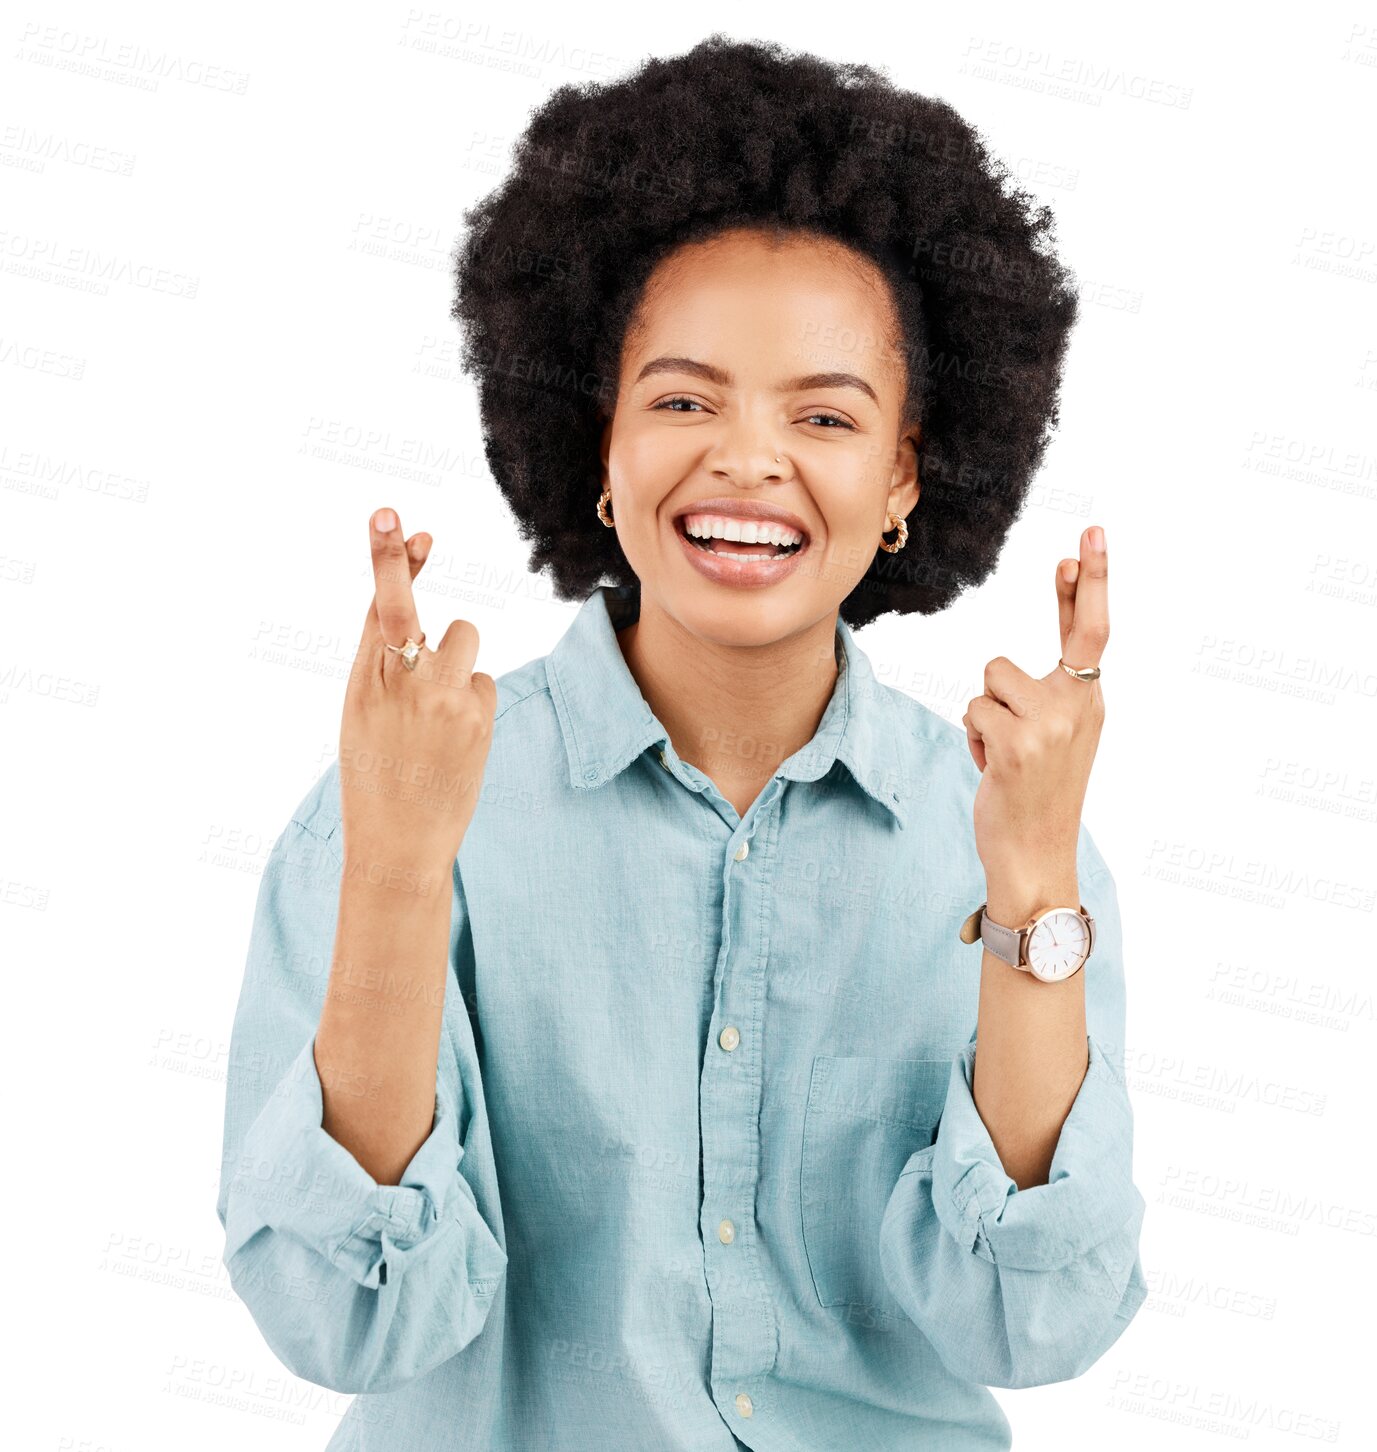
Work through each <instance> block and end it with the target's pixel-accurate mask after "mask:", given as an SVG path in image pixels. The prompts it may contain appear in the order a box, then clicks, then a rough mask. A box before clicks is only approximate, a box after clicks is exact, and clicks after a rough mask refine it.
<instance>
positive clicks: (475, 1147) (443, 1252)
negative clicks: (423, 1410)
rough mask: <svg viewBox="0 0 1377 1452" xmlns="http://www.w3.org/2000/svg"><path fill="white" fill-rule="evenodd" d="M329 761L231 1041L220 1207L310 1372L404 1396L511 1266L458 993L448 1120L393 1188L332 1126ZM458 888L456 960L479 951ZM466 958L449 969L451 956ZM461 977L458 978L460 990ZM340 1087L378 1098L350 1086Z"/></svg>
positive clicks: (233, 1259)
mask: <svg viewBox="0 0 1377 1452" xmlns="http://www.w3.org/2000/svg"><path fill="white" fill-rule="evenodd" d="M337 790H338V786H337V776H336V774H335V768H334V767H332V768H331V769H330V771H328V772H327V773H326V775H325V777H324V778H322V780H321V781H320V782H318V783H317V785H316V787H315V788H314V789H313V791H312V792H311V793H310V794H309V795H308V797H307V799H306V801H305V802H303V803H302V806H301V807H300V808H299V809H298V811H297V813H296V814H295V816H294V817H293V820H292V821H291V823H290V824H289V825H288V827H287V828H286V830H285V831H284V832H283V833H282V835H281V836H280V837H279V838H278V840H277V842H276V843H275V845H274V847H273V850H272V853H271V854H270V857H269V860H268V862H267V864H266V866H265V869H264V874H263V880H262V884H261V886H260V888H259V894H258V901H257V906H256V909H255V914H254V922H253V928H252V933H251V938H250V947H249V955H248V964H247V968H246V972H245V977H244V983H243V987H242V990H241V993H240V998H239V1005H238V1009H237V1012H236V1015H235V1021H234V1028H233V1032H232V1035H231V1041H230V1067H229V1078H228V1086H227V1092H226V1103H225V1135H224V1161H223V1169H222V1174H221V1184H220V1193H219V1198H218V1201H217V1207H216V1208H217V1213H218V1215H219V1218H220V1222H221V1225H222V1227H223V1228H224V1231H225V1251H224V1263H225V1265H226V1267H227V1269H228V1272H229V1276H230V1282H231V1284H232V1285H233V1287H234V1290H235V1292H236V1293H237V1294H238V1295H239V1297H240V1299H241V1300H243V1301H244V1303H245V1304H246V1305H247V1306H248V1308H249V1311H250V1313H251V1314H252V1316H253V1318H254V1320H255V1322H256V1323H257V1324H258V1327H259V1329H260V1331H261V1332H262V1334H263V1336H264V1339H265V1340H266V1341H267V1342H268V1344H269V1346H271V1348H272V1349H273V1351H274V1352H275V1353H276V1354H277V1356H278V1357H279V1358H280V1359H281V1360H282V1362H283V1363H284V1364H285V1365H286V1366H287V1367H288V1368H289V1369H290V1370H291V1371H292V1372H294V1373H295V1374H296V1375H298V1376H301V1377H303V1378H305V1379H306V1380H308V1381H312V1382H315V1383H317V1384H319V1385H322V1386H326V1387H330V1388H332V1389H333V1390H337V1391H342V1392H376V1391H391V1390H394V1389H396V1388H397V1387H399V1386H402V1385H404V1384H405V1383H407V1382H409V1381H411V1380H413V1379H414V1378H416V1377H418V1376H421V1375H423V1374H425V1373H426V1372H428V1371H430V1370H432V1369H434V1368H435V1367H436V1366H438V1365H439V1364H440V1363H441V1362H443V1361H445V1360H447V1359H448V1358H449V1357H451V1356H454V1355H456V1354H457V1353H458V1352H460V1351H462V1350H463V1349H464V1347H465V1346H467V1345H468V1344H469V1342H470V1341H472V1340H473V1339H474V1337H476V1336H477V1335H478V1333H479V1332H480V1331H481V1330H482V1329H483V1326H484V1324H485V1322H486V1320H487V1317H488V1312H489V1309H490V1307H491V1305H492V1304H493V1300H494V1298H495V1296H496V1293H497V1290H498V1288H499V1286H500V1284H501V1281H502V1278H503V1275H504V1272H505V1269H506V1264H507V1256H506V1251H505V1248H504V1242H503V1237H502V1225H501V1217H500V1210H499V1208H498V1205H499V1202H498V1198H497V1187H496V1177H495V1168H494V1165H493V1158H492V1152H491V1142H490V1139H489V1136H488V1124H487V1116H486V1112H485V1109H484V1105H483V1098H482V1085H481V1080H480V1078H479V1070H478V1062H477V1056H476V1053H475V1052H474V1044H473V1037H472V1028H471V1025H470V1023H469V1019H468V1015H467V1012H466V1011H465V1009H464V1008H463V1006H462V1002H460V1003H457V1004H456V1002H455V1000H456V999H459V998H460V994H459V991H458V988H457V985H456V984H455V983H453V982H452V981H451V982H450V983H449V984H448V985H447V992H446V1002H445V1013H444V1029H443V1033H442V1037H441V1043H440V1056H439V1068H438V1072H437V1076H436V1093H435V1117H434V1121H433V1124H432V1127H431V1130H430V1133H429V1135H428V1136H427V1137H426V1139H425V1140H424V1141H423V1142H422V1144H421V1145H420V1146H419V1148H418V1149H417V1150H416V1153H415V1154H414V1155H413V1156H412V1159H411V1161H410V1163H409V1164H408V1165H407V1167H406V1169H405V1170H404V1172H403V1173H402V1176H401V1181H400V1183H399V1184H397V1185H380V1184H378V1183H377V1181H376V1180H374V1179H373V1177H372V1176H371V1175H370V1174H369V1173H368V1172H367V1171H366V1170H365V1169H364V1168H363V1167H362V1166H361V1165H360V1164H359V1162H358V1161H357V1160H356V1159H355V1158H354V1156H353V1155H352V1154H351V1153H350V1152H349V1151H348V1150H347V1149H346V1148H345V1147H344V1146H343V1145H342V1144H340V1143H339V1142H338V1141H337V1140H335V1139H333V1138H332V1137H331V1136H330V1135H329V1134H327V1133H326V1132H325V1130H324V1128H323V1127H322V1122H323V1117H324V1116H323V1091H322V1086H321V1080H320V1076H319V1073H318V1071H317V1067H316V1062H315V1032H316V1027H317V1025H318V1023H319V1020H320V1012H321V1008H322V1006H323V1003H324V995H325V990H326V987H327V985H328V981H329V974H330V966H331V961H332V957H333V945H334V932H335V923H336V914H337V910H338V900H339V883H340V876H341V873H342V865H341V861H340V857H339V853H338V849H337V847H336V846H335V841H336V840H337V837H338V832H337V819H336V820H335V821H333V822H332V820H331V817H330V813H329V811H328V803H329V801H330V800H331V798H330V795H329V794H330V792H332V791H334V792H337ZM466 929H467V924H466V922H465V920H464V915H463V904H462V894H461V893H456V906H455V913H454V921H453V922H452V925H451V938H450V942H451V950H452V954H453V953H455V952H462V951H464V950H465V948H466V946H468V945H469V944H470V940H469V938H468V934H467V931H466ZM452 961H453V960H452ZM452 978H453V974H451V979H452ZM336 1090H337V1092H342V1093H350V1092H359V1093H367V1092H369V1091H368V1086H367V1085H365V1084H362V1083H360V1084H359V1085H358V1086H351V1085H349V1084H341V1085H338V1086H336Z"/></svg>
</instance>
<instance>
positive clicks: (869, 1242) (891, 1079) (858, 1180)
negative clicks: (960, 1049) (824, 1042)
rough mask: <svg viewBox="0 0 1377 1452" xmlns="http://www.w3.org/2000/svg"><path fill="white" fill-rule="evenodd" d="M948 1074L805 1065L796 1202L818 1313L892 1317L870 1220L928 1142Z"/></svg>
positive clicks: (887, 1064) (910, 1066) (869, 1062)
mask: <svg viewBox="0 0 1377 1452" xmlns="http://www.w3.org/2000/svg"><path fill="white" fill-rule="evenodd" d="M950 1074H951V1061H950V1060H949V1059H874V1058H862V1057H855V1056H852V1057H838V1056H835V1055H830V1054H820V1055H818V1056H817V1057H816V1058H815V1059H814V1060H813V1068H812V1073H811V1075H810V1076H809V1084H808V1103H807V1105H806V1106H805V1109H804V1120H803V1162H802V1173H801V1182H800V1191H801V1195H800V1200H801V1204H802V1218H803V1245H804V1252H805V1254H806V1255H807V1257H808V1267H809V1270H810V1271H811V1272H812V1276H813V1285H814V1286H815V1288H816V1290H817V1295H818V1300H819V1301H820V1302H821V1304H822V1305H824V1306H838V1305H843V1304H846V1305H856V1306H865V1307H868V1308H870V1309H872V1310H877V1311H880V1310H890V1311H894V1310H897V1304H898V1303H897V1302H896V1301H895V1300H894V1298H893V1297H892V1296H891V1295H890V1293H889V1291H888V1289H887V1287H886V1285H885V1280H884V1276H883V1273H882V1272H881V1269H880V1221H881V1220H882V1218H883V1216H884V1210H885V1205H886V1204H887V1202H888V1199H889V1195H890V1192H891V1191H892V1190H893V1189H894V1186H895V1184H896V1183H897V1181H898V1179H899V1172H900V1171H901V1170H902V1169H903V1168H904V1165H905V1164H906V1163H907V1161H908V1158H909V1156H910V1155H912V1154H913V1153H914V1151H916V1150H920V1149H925V1148H926V1147H927V1146H928V1145H930V1144H932V1143H933V1142H934V1140H935V1139H936V1138H937V1125H938V1121H939V1120H940V1119H941V1117H942V1106H943V1105H944V1104H945V1102H946V1096H947V1083H948V1080H949V1077H950Z"/></svg>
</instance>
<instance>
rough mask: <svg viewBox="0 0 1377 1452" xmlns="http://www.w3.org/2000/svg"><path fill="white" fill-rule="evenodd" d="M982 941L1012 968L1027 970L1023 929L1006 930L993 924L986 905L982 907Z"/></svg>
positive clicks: (997, 924) (999, 925)
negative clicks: (986, 910)
mask: <svg viewBox="0 0 1377 1452" xmlns="http://www.w3.org/2000/svg"><path fill="white" fill-rule="evenodd" d="M980 941H981V942H982V943H984V945H985V946H986V947H987V948H988V949H989V950H990V952H991V953H993V954H994V955H995V957H996V958H1002V959H1003V960H1004V961H1005V962H1006V963H1007V964H1008V965H1009V966H1010V967H1011V968H1023V969H1026V968H1027V967H1028V965H1027V964H1026V963H1024V962H1023V961H1022V958H1023V952H1022V949H1023V929H1022V928H1006V927H1003V926H1002V925H1001V924H999V923H994V922H991V921H990V919H989V917H988V916H987V915H986V912H985V907H984V904H983V903H982V904H981V907H980Z"/></svg>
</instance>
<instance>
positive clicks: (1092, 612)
mask: <svg viewBox="0 0 1377 1452" xmlns="http://www.w3.org/2000/svg"><path fill="white" fill-rule="evenodd" d="M1108 571H1109V561H1108V555H1107V553H1106V550H1105V547H1104V533H1103V531H1102V530H1101V529H1100V528H1099V527H1098V526H1091V527H1090V528H1089V529H1087V530H1085V531H1084V533H1082V535H1081V541H1080V559H1079V561H1077V560H1070V559H1066V560H1062V561H1061V562H1060V564H1059V565H1058V567H1057V576H1056V581H1057V613H1058V616H1059V624H1060V634H1061V650H1060V655H1061V658H1062V659H1063V660H1064V661H1065V662H1066V663H1067V665H1070V666H1075V667H1077V668H1080V667H1084V666H1095V665H1099V664H1100V656H1101V654H1102V652H1103V651H1104V648H1105V645H1106V644H1107V642H1108V640H1109V574H1108ZM1068 572H1069V574H1070V578H1068V577H1067V576H1068ZM961 719H962V724H963V725H964V726H965V728H966V740H967V744H968V745H969V746H970V750H971V755H972V756H973V757H974V758H975V764H976V765H977V766H978V767H979V768H980V771H981V778H980V785H979V787H978V788H977V790H976V794H975V844H976V850H977V852H979V854H980V860H981V862H982V863H983V864H984V867H985V879H986V883H987V886H988V887H989V896H990V903H991V913H992V915H993V912H994V906H993V905H994V903H995V901H996V899H997V898H998V899H999V900H1002V901H1003V902H1007V903H1009V904H1011V905H1012V904H1023V903H1025V902H1026V903H1027V904H1028V907H1029V911H1030V912H1032V911H1035V910H1037V908H1039V907H1041V906H1045V905H1046V904H1044V903H1042V902H1041V895H1042V894H1043V893H1047V892H1050V893H1053V894H1055V893H1056V891H1057V889H1058V887H1059V886H1060V885H1062V884H1067V885H1070V886H1072V887H1074V885H1075V883H1076V846H1077V841H1078V838H1079V835H1080V821H1081V806H1082V803H1083V802H1084V801H1085V789H1086V785H1087V783H1088V782H1089V780H1090V767H1091V764H1092V763H1093V762H1094V760H1095V749H1096V747H1097V746H1098V744H1099V740H1100V729H1101V726H1102V725H1103V723H1104V697H1103V695H1102V693H1101V690H1100V682H1099V681H1098V680H1095V681H1078V680H1076V679H1075V677H1074V676H1070V675H1068V674H1067V673H1066V672H1065V671H1064V670H1063V669H1062V668H1061V666H1060V665H1054V666H1053V667H1052V669H1051V670H1050V671H1049V672H1048V673H1047V674H1046V675H1045V676H1043V677H1042V679H1041V680H1038V679H1035V678H1034V677H1033V676H1030V675H1028V674H1026V673H1025V672H1024V671H1021V670H1020V669H1019V668H1018V667H1017V666H1016V665H1015V664H1014V663H1013V661H1011V660H1009V659H1008V657H1007V656H1002V655H1000V656H996V657H995V658H994V659H993V660H992V661H991V662H990V663H989V664H988V665H987V666H986V667H985V693H984V694H983V695H980V696H976V697H975V698H974V699H973V700H972V701H971V702H970V703H969V705H968V706H967V707H966V714H965V715H964V716H963V717H962V718H961ZM1015 911H1017V912H1022V911H1023V908H1022V906H1018V907H1017V908H1016V909H1015ZM999 921H1003V920H1002V919H999ZM1006 926H1015V925H1014V924H1011V923H1010V924H1006Z"/></svg>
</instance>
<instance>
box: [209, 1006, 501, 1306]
mask: <svg viewBox="0 0 1377 1452" xmlns="http://www.w3.org/2000/svg"><path fill="white" fill-rule="evenodd" d="M323 1118H324V1110H323V1095H322V1090H321V1083H320V1075H319V1073H318V1072H317V1070H316V1063H315V1035H314V1034H312V1035H311V1037H310V1039H309V1040H308V1041H307V1042H306V1045H305V1047H304V1048H303V1049H302V1050H301V1052H300V1053H299V1054H298V1055H297V1056H296V1058H295V1059H294V1060H293V1061H292V1064H291V1066H290V1068H289V1069H288V1071H287V1073H286V1074H285V1075H284V1077H283V1079H282V1081H281V1082H280V1083H279V1084H278V1086H277V1088H276V1089H275V1090H274V1092H273V1093H272V1094H271V1095H270V1096H269V1098H268V1101H267V1103H266V1104H265V1105H264V1106H263V1108H262V1110H261V1111H260V1112H259V1114H258V1117H257V1118H256V1119H255V1120H254V1122H253V1124H252V1126H251V1127H250V1128H249V1131H248V1133H247V1135H246V1136H245V1139H244V1145H243V1151H242V1153H241V1155H240V1158H239V1162H238V1165H237V1166H236V1170H235V1193H236V1195H238V1196H242V1197H243V1199H244V1201H245V1202H247V1203H249V1204H251V1205H252V1206H253V1208H254V1210H255V1211H256V1212H257V1214H258V1216H259V1218H260V1219H261V1220H262V1222H263V1223H264V1224H265V1225H269V1226H271V1227H272V1228H273V1229H274V1230H276V1231H277V1232H279V1233H280V1234H284V1235H287V1236H290V1237H291V1238H293V1239H295V1240H298V1241H300V1242H301V1243H302V1244H304V1245H306V1246H307V1247H308V1248H310V1249H311V1250H313V1251H315V1252H316V1253H317V1254H319V1255H322V1256H324V1257H325V1259H326V1260H328V1261H329V1263H330V1264H331V1265H334V1266H337V1267H339V1268H340V1269H341V1270H343V1271H344V1272H346V1273H347V1274H348V1275H349V1276H350V1277H352V1279H354V1280H355V1281H357V1282H358V1283H359V1285H361V1286H366V1287H369V1288H370V1289H376V1288H377V1287H378V1286H379V1285H381V1284H383V1283H384V1282H385V1281H386V1279H387V1263H388V1261H389V1259H395V1258H396V1256H395V1253H396V1252H411V1253H415V1252H418V1251H419V1249H420V1248H421V1247H422V1246H424V1245H427V1244H428V1243H429V1242H430V1241H431V1240H433V1239H435V1238H436V1236H437V1235H438V1234H439V1227H441V1226H442V1225H443V1224H444V1223H445V1218H446V1217H445V1211H446V1208H447V1201H448V1200H449V1199H450V1197H452V1196H454V1195H461V1194H465V1193H466V1192H467V1196H468V1198H469V1199H472V1194H473V1192H472V1190H470V1189H469V1186H468V1185H467V1183H466V1182H465V1181H464V1179H463V1177H462V1176H461V1175H460V1174H459V1173H458V1165H459V1161H460V1160H461V1159H462V1158H463V1149H462V1147H461V1145H460V1143H459V1136H458V1129H457V1119H456V1114H455V1111H454V1109H453V1107H452V1106H450V1105H449V1104H447V1103H445V1102H444V1101H443V1100H441V1099H439V1098H438V1097H437V1101H436V1106H435V1123H434V1126H433V1127H432V1129H431V1132H430V1134H429V1135H428V1136H427V1138H426V1140H425V1142H424V1143H423V1144H422V1145H421V1146H420V1148H419V1149H418V1150H417V1151H416V1153H415V1155H413V1156H412V1158H411V1162H410V1163H409V1164H408V1165H407V1167H406V1169H405V1170H404V1171H403V1172H402V1177H401V1183H400V1184H398V1185H380V1184H378V1182H377V1181H376V1180H375V1179H374V1178H373V1177H372V1175H370V1174H369V1173H368V1171H367V1170H365V1169H364V1168H363V1166H362V1165H360V1164H359V1162H358V1161H357V1160H356V1159H355V1158H354V1156H353V1155H352V1154H350V1152H349V1151H348V1150H347V1149H345V1147H344V1146H343V1145H342V1144H340V1143H339V1141H338V1140H336V1139H333V1138H332V1137H331V1136H330V1135H328V1134H327V1133H326V1132H325V1130H324V1129H323V1128H322V1127H321V1122H322V1120H323ZM453 1218H454V1217H453V1216H452V1215H451V1216H450V1219H453Z"/></svg>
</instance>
